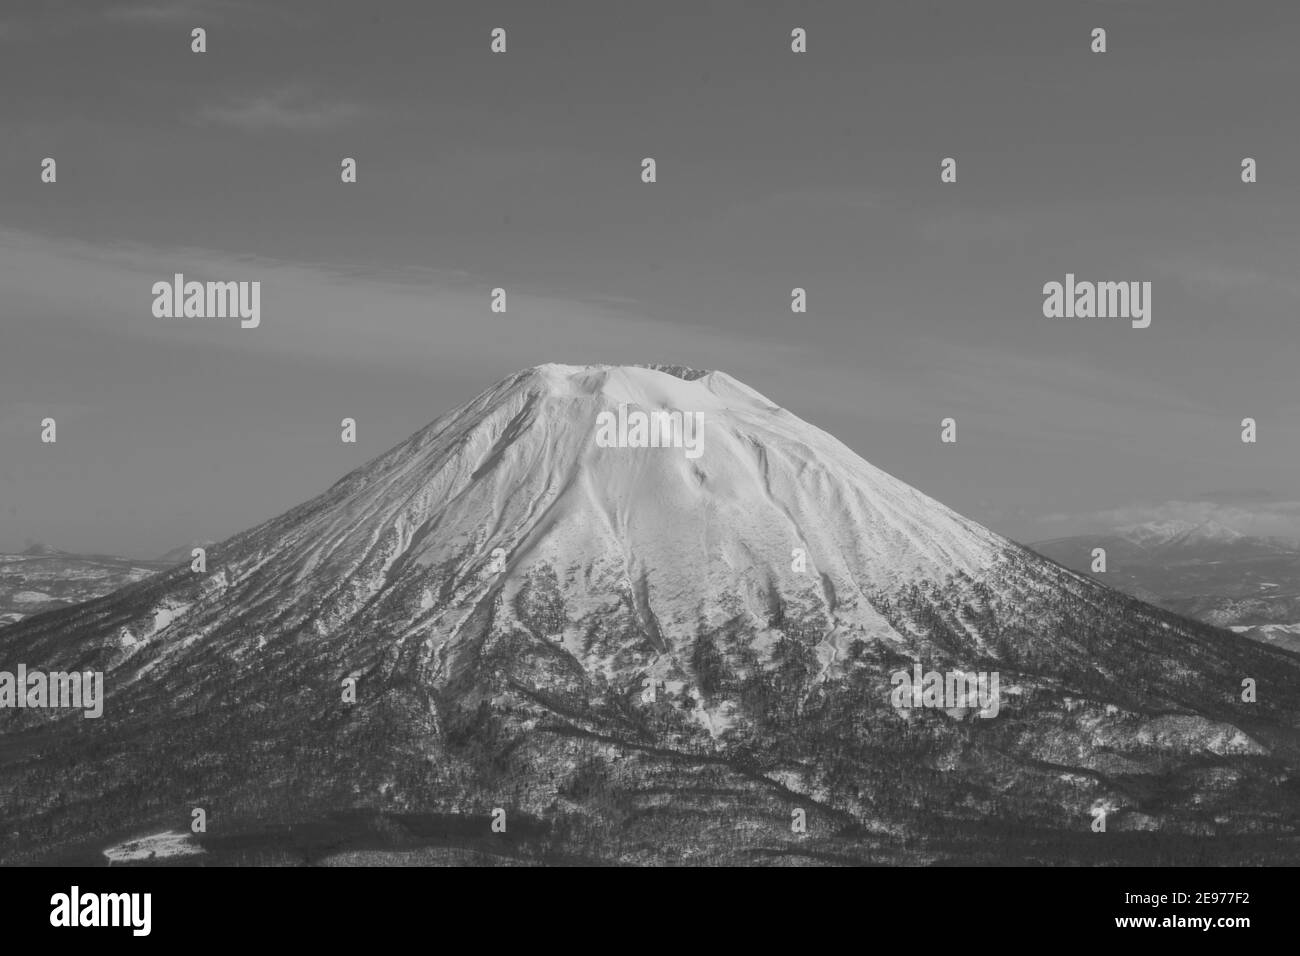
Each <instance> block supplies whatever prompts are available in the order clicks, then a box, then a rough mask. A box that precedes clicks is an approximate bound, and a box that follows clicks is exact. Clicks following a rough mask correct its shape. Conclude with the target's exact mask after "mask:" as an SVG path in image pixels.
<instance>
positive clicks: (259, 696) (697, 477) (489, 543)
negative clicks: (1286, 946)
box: [0, 365, 1300, 865]
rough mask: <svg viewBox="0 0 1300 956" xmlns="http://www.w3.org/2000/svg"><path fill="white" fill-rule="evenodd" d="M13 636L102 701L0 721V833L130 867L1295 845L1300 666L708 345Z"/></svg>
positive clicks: (558, 391) (588, 389)
mask: <svg viewBox="0 0 1300 956" xmlns="http://www.w3.org/2000/svg"><path fill="white" fill-rule="evenodd" d="M674 415H676V418H675V419H674V417H673V416H674ZM692 415H701V416H702V420H703V422H704V428H703V432H702V433H701V434H702V443H701V445H700V446H699V447H698V449H696V450H698V451H699V452H700V453H699V454H698V455H693V454H691V453H690V451H691V450H692V449H691V448H689V447H684V442H679V441H676V440H675V439H680V438H682V435H681V433H680V431H678V429H680V428H681V427H682V425H683V423H684V422H686V421H688V420H689V419H687V418H686V416H692ZM611 423H616V424H617V427H615V426H614V425H613V424H611ZM647 423H657V424H655V425H653V431H652V430H650V428H648V427H647ZM674 423H675V424H674ZM653 435H657V436H658V439H657V440H652V438H651V436H653ZM1129 544H1130V545H1131V546H1132V547H1133V548H1137V547H1138V545H1136V544H1134V543H1132V542H1129ZM1134 553H1137V552H1136V551H1135V552H1134ZM1111 561H1112V564H1113V566H1115V567H1117V568H1118V567H1122V566H1123V564H1124V562H1123V560H1122V556H1121V555H1118V554H1117V555H1116V556H1113V557H1112V559H1111ZM16 662H24V663H25V664H26V666H27V667H28V668H45V669H47V670H51V671H53V670H72V669H76V670H97V671H102V672H103V674H104V678H105V681H104V686H105V689H106V696H105V700H104V706H103V716H102V717H100V718H98V719H86V718H84V717H83V716H82V715H81V714H80V713H78V712H70V711H65V712H51V711H48V710H38V709H25V710H11V711H8V712H7V713H6V714H5V720H4V723H3V725H0V805H2V806H4V808H5V818H6V823H5V826H4V827H3V828H0V862H37V861H41V862H52V861H63V862H69V861H72V862H93V861H100V862H102V861H104V860H105V853H109V852H111V853H113V854H114V858H115V859H118V860H123V861H129V860H131V859H134V858H137V856H138V855H139V854H140V853H143V852H145V851H140V849H139V848H140V847H142V846H145V847H147V846H155V845H156V846H162V847H168V848H170V847H172V846H173V844H175V843H176V842H177V839H181V840H183V839H185V838H187V837H189V836H191V835H190V834H189V823H190V820H191V812H192V810H193V809H194V808H198V807H201V808H203V809H204V810H205V813H206V818H207V821H208V830H207V832H206V833H205V834H202V835H197V836H194V837H193V842H195V843H197V844H198V845H199V849H201V850H202V851H203V852H204V857H203V859H204V860H205V861H206V862H209V863H216V864H221V863H255V864H273V863H274V864H284V863H288V864H302V863H317V862H333V863H339V862H343V863H346V862H369V863H377V862H382V863H399V862H400V863H425V864H430V863H436V864H447V863H457V862H465V861H471V862H487V861H494V862H507V863H539V862H544V863H556V862H598V863H617V864H690V863H768V864H790V863H796V864H797V863H805V864H807V863H817V864H825V863H888V864H900V863H906V864H912V863H932V864H943V863H984V864H988V863H1004V862H1015V863H1033V864H1065V863H1069V864H1105V865H1114V864H1146V865H1151V864H1157V863H1164V864H1167V863H1193V862H1210V863H1238V864H1244V863H1279V862H1290V863H1294V862H1297V860H1298V859H1300V853H1298V851H1297V846H1296V842H1295V835H1296V833H1297V830H1298V829H1300V804H1298V803H1297V801H1296V799H1295V794H1296V791H1295V781H1296V779H1297V778H1298V777H1300V740H1298V737H1297V727H1298V726H1300V657H1297V656H1296V655H1293V654H1289V653H1287V652H1285V651H1283V650H1281V649H1279V648H1276V647H1268V646H1264V645H1263V644H1261V643H1259V642H1256V641H1251V640H1247V639H1245V638H1242V637H1239V636H1236V635H1234V634H1232V633H1229V632H1226V631H1223V630H1219V629H1216V628H1213V627H1210V626H1208V625H1205V624H1202V623H1199V622H1197V621H1194V620H1190V619H1188V618H1187V617H1183V616H1180V615H1178V614H1174V613H1171V612H1170V611H1168V610H1164V609H1161V608H1159V607H1155V606H1152V605H1151V604H1147V603H1143V602H1142V601H1139V600H1137V599H1135V598H1133V597H1131V596H1129V595H1127V594H1125V593H1122V592H1121V591H1119V590H1116V589H1114V588H1111V587H1107V586H1105V585H1104V584H1103V583H1101V582H1100V581H1098V580H1095V579H1094V578H1093V577H1090V576H1089V575H1087V574H1080V573H1076V572H1075V571H1072V570H1069V569H1068V568H1065V567H1062V566H1061V564H1058V563H1057V562H1056V561H1053V560H1048V559H1047V558H1045V557H1043V556H1041V555H1040V554H1038V553H1035V552H1034V551H1032V550H1030V549H1027V548H1025V547H1022V546H1021V545H1018V544H1016V543H1015V542H1012V541H1010V540H1008V539H1006V538H1003V537H1002V536H1000V535H998V534H996V533H994V532H992V531H990V530H989V529H987V528H985V527H982V526H981V525H979V524H978V523H976V522H974V521H972V520H970V519H968V518H965V517H963V516H962V515H959V514H957V513H955V512H954V511H952V510H951V509H949V508H947V507H946V506H944V505H943V504H941V503H940V502H938V501H935V500H934V499H932V498H929V497H928V496H926V495H924V494H922V493H921V492H919V491H917V490H916V489H914V488H911V487H909V486H908V485H906V484H904V483H903V482H901V481H899V480H898V479H896V478H894V477H892V476H891V475H889V474H887V473H885V472H884V471H882V470H880V469H879V468H876V467H875V466H873V465H871V464H869V463H868V462H867V461H865V460H863V459H862V458H861V457H859V456H858V455H857V454H855V453H854V452H853V451H851V450H850V449H849V448H847V447H846V446H845V445H843V444H842V443H840V442H839V441H837V440H836V439H835V438H833V437H832V436H830V435H828V434H826V433H825V432H823V431H821V430H820V429H818V428H816V427H814V426H813V425H811V424H809V423H807V422H805V421H802V420H801V419H799V418H798V417H796V416H795V415H793V414H791V413H790V412H789V411H787V410H785V409H783V408H781V407H780V406H778V405H777V404H775V403H774V402H772V401H771V400H770V399H768V398H766V397H764V396H763V395H761V394H760V393H758V392H757V391H755V390H754V389H752V388H750V387H748V386H746V385H744V384H743V383H741V382H739V381H737V380H735V379H733V378H731V377H730V376H727V375H725V374H723V373H721V372H704V371H695V370H691V369H686V368H682V367H679V366H653V367H633V366H568V365H544V366H538V367H536V368H532V369H526V370H524V371H521V372H519V373H517V374H515V375H512V376H510V377H508V378H507V379H505V380H503V381H501V382H500V383H498V384H496V385H495V386H493V387H491V388H489V389H488V390H487V391H485V392H483V393H482V394H480V395H479V396H477V397H476V398H474V399H473V400H471V401H469V402H468V403H466V404H465V405H462V406H461V407H459V408H457V409H454V410H453V411H451V412H449V413H448V414H445V415H443V416H442V417H440V418H438V419H437V420H435V421H434V422H433V423H432V424H430V425H428V426H427V427H425V428H424V429H422V430H421V431H419V432H417V433H416V434H415V435H413V436H411V437H410V438H409V439H407V440H406V441H404V442H402V443H401V444H399V445H398V446H396V447H394V448H392V449H391V450H389V451H387V452H385V453H384V454H382V455H380V456H379V457H377V458H376V459H374V460H373V461H371V462H369V463H367V464H366V465H364V466H362V467H361V468H359V469H357V470H356V471H354V472H352V473H351V474H348V475H346V476H345V477H343V478H342V479H341V480H339V481H338V482H337V483H335V484H334V485H333V486H331V487H330V488H328V489H327V490H325V491H324V492H323V493H321V494H319V495H317V496H316V497H314V498H312V499H311V500H308V501H306V502H305V503H303V504H302V505H299V506H298V507H296V508H294V509H292V510H290V511H288V512H286V513H285V514H283V515H281V516H279V517H277V518H274V519H272V520H270V521H267V522H265V523H263V524H261V525H259V526H257V527H255V528H252V529H251V530H248V531H246V532H244V533H242V534H238V535H236V536H234V537H233V538H230V539H229V540H226V541H223V542H221V543H219V544H217V545H214V546H213V547H211V548H210V549H208V560H207V567H206V569H205V570H204V571H202V572H194V571H192V570H191V567H190V565H189V564H188V563H181V564H178V565H177V566H175V567H173V568H171V569H169V570H166V571H163V572H161V573H157V574H154V575H152V576H150V577H148V578H146V579H145V580H142V581H139V582H137V583H134V584H130V585H128V586H126V587H124V588H121V589H119V590H116V591H114V592H113V593H111V594H108V595H106V596H104V597H101V598H98V599H96V600H93V601H90V602H88V603H85V604H79V605H77V606H75V607H69V608H64V609H61V610H56V611H52V612H48V613H44V614H40V615H37V616H35V617H32V618H30V619H26V620H23V621H20V622H18V623H17V624H14V625H11V626H9V627H6V628H3V629H0V664H11V663H16ZM921 672H925V673H927V674H938V675H940V683H943V680H944V675H947V677H946V680H947V681H948V686H952V680H953V676H952V675H957V677H958V679H959V680H960V679H963V678H961V675H964V674H980V675H985V676H986V677H988V678H989V680H990V681H992V678H993V677H994V676H996V677H997V678H998V683H997V684H992V685H991V686H993V687H994V688H995V698H994V699H995V700H996V702H997V706H996V707H993V708H992V709H991V711H990V709H989V708H984V707H983V705H982V704H981V708H982V709H981V708H976V707H973V706H972V705H971V704H970V698H969V697H958V696H955V695H953V694H952V693H947V692H943V691H942V689H941V690H940V692H939V693H938V694H936V695H930V694H929V692H927V693H926V695H924V696H920V697H916V698H913V697H911V696H910V695H907V696H903V697H900V695H899V689H900V687H901V686H902V685H901V684H900V677H899V675H903V677H902V679H903V680H906V679H908V675H910V674H917V675H918V677H919V676H920V674H921ZM1247 685H1248V686H1249V687H1250V688H1251V690H1250V691H1249V692H1248V693H1243V686H1247ZM930 686H931V689H933V687H934V685H933V684H931V685H930ZM497 817H499V818H500V820H501V821H503V822H505V823H506V830H505V831H504V832H502V833H496V832H494V831H493V829H492V821H493V819H494V818H497ZM1099 821H1100V822H1101V823H1103V824H1104V830H1103V831H1101V832H1099V831H1098V829H1097V826H1098V822H1099ZM805 824H806V826H805ZM176 830H179V831H180V833H181V837H179V838H177V839H173V837H172V835H171V832H170V831H176ZM160 832H161V833H162V834H163V835H162V836H159V834H160ZM151 834H152V835H154V838H153V839H152V840H148V839H146V840H143V841H142V840H141V838H146V837H149V836H150V835H151ZM123 847H127V848H128V849H127V850H123V849H122V848H123ZM148 852H152V851H148ZM167 852H169V853H170V852H171V851H170V849H169V850H168V851H167ZM133 854H135V855H133ZM178 858H179V859H186V857H183V856H182V857H178Z"/></svg>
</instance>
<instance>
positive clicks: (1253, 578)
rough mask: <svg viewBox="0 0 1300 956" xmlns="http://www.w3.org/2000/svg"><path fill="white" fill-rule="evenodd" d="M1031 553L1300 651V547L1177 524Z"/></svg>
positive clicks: (1049, 545) (1064, 542)
mask: <svg viewBox="0 0 1300 956" xmlns="http://www.w3.org/2000/svg"><path fill="white" fill-rule="evenodd" d="M1030 547H1031V548H1033V549H1034V550H1035V551H1037V552H1038V553H1040V554H1043V555H1045V556H1047V557H1049V558H1051V559H1052V560H1053V561H1057V562H1060V563H1061V564H1063V565H1065V566H1066V567H1067V568H1071V569H1073V570H1075V571H1079V572H1081V573H1083V574H1088V575H1090V576H1092V577H1093V578H1095V579H1096V580H1097V581H1100V582H1101V583H1103V584H1107V585H1110V586H1111V587H1115V588H1119V589H1120V590H1121V591H1124V592H1126V593H1128V594H1132V595H1133V596H1134V597H1137V598H1140V599H1141V600H1143V601H1148V602H1150V603H1152V604H1155V605H1158V606H1160V607H1163V608H1168V609H1169V610H1171V611H1175V612H1177V613H1178V614H1184V615H1186V616H1188V617H1192V618H1196V619H1197V620H1201V621H1205V622H1206V623H1208V624H1213V625H1215V626H1216V627H1225V628H1230V629H1231V630H1233V631H1236V632H1237V633H1239V634H1243V635H1245V636H1247V637H1250V638H1253V639H1254V640H1257V641H1261V642H1263V643H1266V644H1274V645H1277V646H1279V647H1284V648H1287V649H1289V650H1292V651H1297V652H1300V542H1295V541H1291V540H1287V539H1283V538H1261V537H1251V536H1249V535H1245V534H1241V533H1240V532H1238V531H1234V530H1233V529H1231V528H1227V527H1225V526H1223V525H1221V524H1218V523H1216V522H1204V523H1201V524H1194V523H1191V522H1181V521H1172V522H1154V523H1150V524H1141V525H1134V526H1131V527H1127V528H1121V529H1118V530H1117V531H1115V532H1112V533H1109V534H1099V535H1077V536H1074V537H1068V538H1055V539H1053V540H1050V541H1039V542H1037V543H1035V544H1032V545H1030ZM1094 548H1104V549H1105V551H1106V571H1105V572H1104V573H1096V574H1094V573H1093V572H1092V571H1091V568H1092V563H1093V557H1092V552H1093V549H1094Z"/></svg>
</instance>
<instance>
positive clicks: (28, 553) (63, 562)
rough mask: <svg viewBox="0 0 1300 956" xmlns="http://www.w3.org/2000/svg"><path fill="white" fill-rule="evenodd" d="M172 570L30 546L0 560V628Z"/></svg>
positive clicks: (157, 564) (162, 564)
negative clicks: (166, 570) (19, 552)
mask: <svg viewBox="0 0 1300 956" xmlns="http://www.w3.org/2000/svg"><path fill="white" fill-rule="evenodd" d="M171 564H172V562H165V561H162V560H159V561H135V560H131V559H129V558H119V557H113V556H111V555H100V554H69V553H67V552H65V551H58V550H55V549H54V548H48V547H46V546H45V545H41V544H33V545H31V546H29V547H28V548H26V549H25V550H24V551H23V552H22V553H21V554H0V627H4V626H5V625H6V624H13V623H14V622H16V621H21V620H22V619H23V618H25V617H31V616H32V615H33V614H39V613H41V612H42V611H51V610H54V609H56V608H62V607H70V606H71V605H73V604H80V603H81V602H83V601H89V600H91V599H92V598H97V597H100V596H102V595H105V594H108V593H110V592H112V591H116V590H117V589H118V588H122V587H125V586H126V585H128V584H134V583H135V582H137V581H142V580H144V579H145V578H147V577H149V576H150V575H151V574H156V573H157V572H158V571H161V570H163V569H164V568H167V567H170V566H171Z"/></svg>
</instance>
